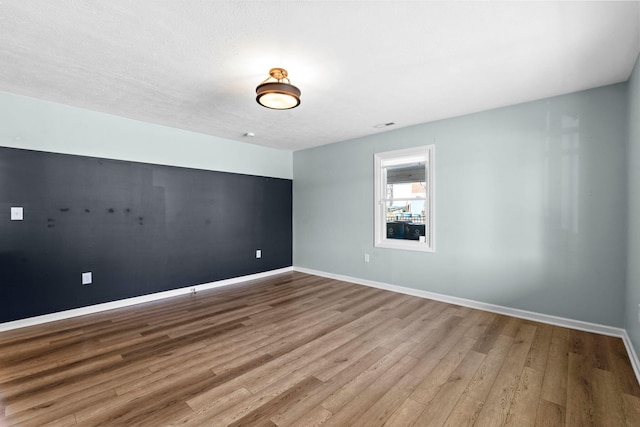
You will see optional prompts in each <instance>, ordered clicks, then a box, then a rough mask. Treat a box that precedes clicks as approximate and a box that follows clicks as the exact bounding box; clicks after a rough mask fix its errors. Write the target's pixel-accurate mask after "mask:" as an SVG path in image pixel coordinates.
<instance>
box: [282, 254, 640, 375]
mask: <svg viewBox="0 0 640 427" xmlns="http://www.w3.org/2000/svg"><path fill="white" fill-rule="evenodd" d="M293 269H294V271H299V272H301V273H307V274H313V275H314V276H321V277H327V278H329V279H335V280H341V281H343V282H351V283H356V284H358V285H364V286H369V287H372V288H378V289H384V290H386V291H391V292H398V293H401V294H406V295H412V296H416V297H420V298H427V299H432V300H436V301H442V302H446V303H449V304H455V305H461V306H463V307H469V308H475V309H477V310H484V311H490V312H492V313H498V314H504V315H506V316H512V317H517V318H520V319H527V320H533V321H535V322H540V323H546V324H549V325H554V326H562V327H564V328H570V329H576V330H579V331H585V332H593V333H596V334H601V335H607V336H611V337H617V338H621V339H622V342H623V343H624V346H625V348H626V349H627V355H628V356H629V361H630V362H631V366H632V367H633V371H634V373H635V374H636V380H638V383H640V359H638V355H637V354H636V351H635V349H634V348H633V344H632V342H631V339H630V338H629V335H628V334H627V331H626V329H623V328H615V327H613V326H607V325H600V324H597V323H590V322H583V321H581V320H574V319H567V318H566V317H558V316H551V315H549V314H542V313H535V312H533V311H527V310H520V309H517V308H511V307H505V306H501V305H495V304H488V303H485V302H481V301H474V300H470V299H465V298H458V297H453V296H449V295H443V294H438V293H435V292H428V291H421V290H419V289H412V288H406V287H404V286H397V285H390V284H388V283H383V282H375V281H373V280H367V279H359V278H357V277H350V276H343V275H341V274H333V273H327V272H324V271H318V270H312V269H310V268H304V267H296V266H294V267H293Z"/></svg>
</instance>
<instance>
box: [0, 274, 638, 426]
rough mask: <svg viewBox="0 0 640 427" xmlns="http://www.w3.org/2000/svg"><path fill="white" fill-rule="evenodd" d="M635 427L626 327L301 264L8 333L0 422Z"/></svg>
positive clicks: (3, 339)
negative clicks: (470, 300) (504, 307)
mask: <svg viewBox="0 0 640 427" xmlns="http://www.w3.org/2000/svg"><path fill="white" fill-rule="evenodd" d="M48 425H52V426H74V425H80V426H125V425H126V426H129V425H136V426H154V427H156V426H169V425H171V426H182V425H185V426H223V425H229V426H315V425H323V426H367V427H370V426H403V427H404V426H412V425H415V426H466V425H477V426H501V425H505V426H562V425H566V426H590V425H594V426H640V387H639V386H638V383H637V381H636V378H635V376H634V372H633V369H632V367H631V365H630V362H629V359H628V356H627V354H626V350H625V348H624V345H623V343H622V341H621V340H620V339H618V338H612V337H607V336H601V335H596V334H590V333H586V332H579V331H574V330H570V329H565V328H561V327H555V326H549V325H546V324H541V323H536V322H531V321H527V320H522V319H517V318H511V317H506V316H502V315H498V314H493V313H488V312H483V311H479V310H473V309H469V308H465V307H459V306H454V305H450V304H445V303H441V302H436V301H431V300H427V299H421V298H417V297H412V296H407V295H403V294H395V293H392V292H387V291H382V290H378V289H373V288H368V287H364V286H358V285H354V284H350V283H345V282H340V281H335V280H329V279H325V278H321V277H316V276H311V275H307V274H302V273H297V272H295V273H286V274H282V275H278V276H274V277H270V278H268V279H264V280H259V281H254V282H250V283H245V284H240V285H234V286H230V287H225V288H219V289H213V290H209V291H202V292H199V293H198V294H196V295H189V296H181V297H176V298H172V299H168V300H162V301H158V302H153V303H148V304H143V305H137V306H132V307H128V308H123V309H118V310H112V311H109V312H103V313H99V314H94V315H87V316H83V317H78V318H74V319H68V320H63V321H58V322H54V323H48V324H44V325H38V326H33V327H29V328H23V329H18V330H13V331H8V332H4V333H0V426H38V427H40V426H48Z"/></svg>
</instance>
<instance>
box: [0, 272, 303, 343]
mask: <svg viewBox="0 0 640 427" xmlns="http://www.w3.org/2000/svg"><path fill="white" fill-rule="evenodd" d="M290 271H293V267H284V268H279V269H277V270H270V271H265V272H264V273H256V274H249V275H247V276H240V277H233V278H231V279H225V280H218V281H216V282H210V283H202V284H200V285H193V286H186V287H184V288H180V289H172V290H170V291H164V292H156V293H154V294H149V295H142V296H139V297H133V298H127V299H122V300H118V301H111V302H105V303H102V304H95V305H90V306H87V307H80V308H74V309H72V310H65V311H59V312H56V313H51V314H44V315H42V316H35V317H29V318H26V319H19V320H14V321H11V322H5V323H0V332H3V331H9V330H11V329H18V328H24V327H27V326H33V325H39V324H42V323H48V322H54V321H56V320H62V319H69V318H71V317H77V316H83V315H85V314H92V313H98V312H101V311H106V310H113V309H114V308H121V307H127V306H130V305H135V304H142V303H145V302H150V301H157V300H161V299H164V298H171V297H175V296H178V295H184V294H188V293H191V292H192V290H195V291H196V292H198V291H203V290H205V289H213V288H219V287H222V286H229V285H233V284H236V283H241V282H247V281H249V280H256V279H262V278H265V277H269V276H274V275H276V274H281V273H287V272H290Z"/></svg>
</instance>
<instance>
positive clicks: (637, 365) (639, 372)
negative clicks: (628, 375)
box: [622, 330, 640, 382]
mask: <svg viewBox="0 0 640 427" xmlns="http://www.w3.org/2000/svg"><path fill="white" fill-rule="evenodd" d="M622 342H623V343H624V346H625V347H626V349H627V354H628V355H629V360H630V361H631V366H633V371H634V372H635V373H636V378H637V379H638V382H640V359H638V354H637V353H636V350H635V349H634V348H633V343H632V342H631V338H629V334H627V331H626V330H625V331H624V334H623V336H622Z"/></svg>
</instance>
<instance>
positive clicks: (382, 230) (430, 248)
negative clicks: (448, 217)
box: [374, 145, 436, 252]
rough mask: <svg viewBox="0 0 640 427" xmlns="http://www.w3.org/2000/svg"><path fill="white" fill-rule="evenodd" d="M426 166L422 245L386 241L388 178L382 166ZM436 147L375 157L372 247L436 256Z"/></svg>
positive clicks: (414, 242)
mask: <svg viewBox="0 0 640 427" xmlns="http://www.w3.org/2000/svg"><path fill="white" fill-rule="evenodd" d="M416 160H418V161H424V162H425V178H426V181H427V182H426V186H427V195H426V198H425V200H426V203H427V207H426V212H425V214H426V216H427V218H426V220H425V234H426V236H425V237H426V238H425V239H424V241H421V240H403V239H388V238H387V226H386V224H387V219H386V209H387V208H386V202H387V201H388V199H387V176H386V169H385V168H384V167H383V164H384V165H387V166H388V165H389V164H394V163H396V164H403V163H410V162H412V161H416ZM435 175H436V174H435V145H424V146H421V147H414V148H407V149H404V150H394V151H386V152H382V153H375V154H374V181H375V185H374V186H375V200H374V211H375V221H374V226H375V232H374V235H375V246H376V247H378V248H391V249H402V250H409V251H422V252H435V243H436V242H435V228H436V227H435Z"/></svg>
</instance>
